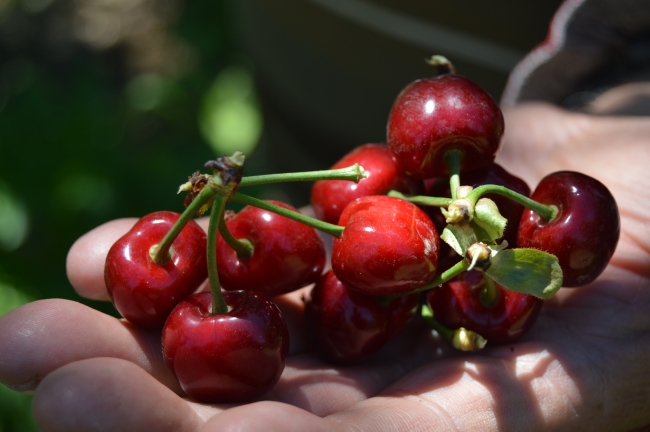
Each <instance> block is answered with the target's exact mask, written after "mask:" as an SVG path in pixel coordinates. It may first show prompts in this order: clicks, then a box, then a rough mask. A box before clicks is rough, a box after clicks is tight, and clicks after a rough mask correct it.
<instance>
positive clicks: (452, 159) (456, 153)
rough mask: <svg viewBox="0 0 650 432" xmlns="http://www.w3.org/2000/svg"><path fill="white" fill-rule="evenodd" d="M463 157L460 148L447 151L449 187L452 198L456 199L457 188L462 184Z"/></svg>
mask: <svg viewBox="0 0 650 432" xmlns="http://www.w3.org/2000/svg"><path fill="white" fill-rule="evenodd" d="M462 159H463V152H461V151H460V150H458V149H452V150H449V151H448V152H447V153H445V162H446V163H447V170H448V171H449V189H450V190H451V198H452V200H455V199H456V189H458V186H460V161H461V160H462Z"/></svg>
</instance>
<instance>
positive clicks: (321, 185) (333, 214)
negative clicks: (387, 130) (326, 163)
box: [311, 144, 424, 224]
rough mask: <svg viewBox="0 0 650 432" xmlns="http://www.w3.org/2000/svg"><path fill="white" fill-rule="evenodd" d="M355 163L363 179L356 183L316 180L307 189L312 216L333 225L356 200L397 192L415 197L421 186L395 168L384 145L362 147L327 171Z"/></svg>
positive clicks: (420, 183) (395, 162) (393, 160)
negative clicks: (364, 173) (309, 195)
mask: <svg viewBox="0 0 650 432" xmlns="http://www.w3.org/2000/svg"><path fill="white" fill-rule="evenodd" d="M355 163H358V164H359V165H361V166H362V167H363V169H364V171H365V172H366V175H367V177H366V178H364V179H361V180H360V181H359V183H354V182H351V181H346V180H320V181H317V182H315V183H314V186H313V187H312V190H311V203H312V206H313V207H314V212H315V213H316V217H317V218H319V219H321V220H323V221H325V222H329V223H333V224H335V223H337V222H338V221H339V217H340V216H341V212H343V209H344V208H345V206H346V205H348V204H349V203H350V202H352V201H354V200H355V199H356V198H359V197H362V196H368V195H384V194H386V193H387V192H388V191H390V190H393V189H394V190H397V191H399V192H402V193H405V194H408V195H419V194H422V193H423V191H424V184H423V183H422V182H421V181H417V180H415V179H412V178H410V177H407V176H406V175H404V174H403V173H402V172H400V171H399V169H398V168H397V161H396V160H395V156H394V155H393V153H392V152H391V151H390V149H389V148H388V147H387V146H386V145H381V144H364V145H361V146H359V147H357V148H355V149H354V150H352V151H351V152H350V153H348V154H346V155H345V156H343V158H341V159H340V160H339V161H338V162H337V163H335V164H334V165H333V166H332V167H331V169H338V168H345V167H348V166H351V165H354V164H355Z"/></svg>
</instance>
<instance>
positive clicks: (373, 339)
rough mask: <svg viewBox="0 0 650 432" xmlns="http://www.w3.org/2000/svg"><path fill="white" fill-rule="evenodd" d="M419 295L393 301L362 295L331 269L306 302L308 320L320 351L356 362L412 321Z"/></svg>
mask: <svg viewBox="0 0 650 432" xmlns="http://www.w3.org/2000/svg"><path fill="white" fill-rule="evenodd" d="M419 299H420V296H419V295H418V294H411V295H406V296H400V297H395V298H393V299H391V300H388V299H381V298H377V297H372V296H368V295H365V294H361V293H359V292H357V291H355V290H352V289H349V288H348V287H346V286H345V285H344V284H343V283H342V282H341V281H340V280H338V278H337V277H336V275H335V274H334V272H333V271H331V270H330V271H328V272H327V273H325V274H324V275H323V277H322V278H321V279H320V280H319V281H318V282H317V283H316V285H315V286H314V288H313V289H312V291H311V297H310V298H309V300H308V301H307V302H306V304H305V322H306V326H307V334H308V335H309V336H310V340H311V341H312V343H313V345H314V347H315V348H316V350H317V351H318V353H319V354H320V355H321V356H322V357H323V358H325V359H326V360H327V361H330V362H333V363H356V362H360V361H362V360H364V359H366V358H368V357H369V356H370V355H372V354H374V353H376V352H377V351H379V350H380V349H381V348H382V347H383V346H384V345H386V343H388V342H389V341H390V340H391V339H392V338H394V337H395V336H396V335H397V334H399V332H400V331H401V330H402V329H403V328H404V327H405V326H406V325H407V324H408V323H409V322H410V321H411V319H412V318H413V317H414V316H415V313H416V312H417V310H418V306H419Z"/></svg>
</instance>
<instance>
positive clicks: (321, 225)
mask: <svg viewBox="0 0 650 432" xmlns="http://www.w3.org/2000/svg"><path fill="white" fill-rule="evenodd" d="M230 199H231V201H234V202H238V203H240V204H246V205H252V206H254V207H259V208H261V209H263V210H268V211H270V212H273V213H276V214H279V215H280V216H284V217H287V218H289V219H291V220H295V221H296V222H300V223H302V224H305V225H307V226H310V227H312V228H315V229H317V230H319V231H322V232H324V233H326V234H329V235H331V236H333V237H336V238H339V237H340V236H341V233H342V232H343V229H344V227H342V226H339V225H334V224H331V223H327V222H323V221H321V220H318V219H315V218H313V217H309V216H307V215H304V214H302V213H298V212H295V211H293V210H289V209H286V208H284V207H280V206H277V205H275V204H271V203H269V202H266V201H262V200H261V199H257V198H253V197H252V196H248V195H244V194H242V193H240V192H237V193H235V194H234V195H233V196H232V197H231V198H230Z"/></svg>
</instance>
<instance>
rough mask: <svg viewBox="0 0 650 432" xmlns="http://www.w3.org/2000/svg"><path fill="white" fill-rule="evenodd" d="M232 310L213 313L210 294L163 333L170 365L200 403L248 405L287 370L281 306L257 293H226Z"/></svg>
mask: <svg viewBox="0 0 650 432" xmlns="http://www.w3.org/2000/svg"><path fill="white" fill-rule="evenodd" d="M223 297H224V300H225V302H226V304H227V305H228V307H229V312H227V313H225V314H221V315H212V314H211V313H210V310H211V305H212V297H211V294H210V293H207V292H206V293H199V294H194V295H192V296H190V297H188V298H187V299H186V300H185V301H183V302H181V303H179V305H178V306H177V307H176V308H175V309H174V310H173V311H172V313H171V315H170V316H169V319H168V320H167V323H166V324H165V327H164V328H163V333H162V349H163V355H164V359H165V363H166V364H167V367H168V368H169V369H170V370H171V371H172V372H173V373H174V375H175V376H176V378H177V379H178V381H179V383H180V385H181V388H182V389H183V391H185V393H187V394H188V395H189V396H190V397H192V398H194V399H197V400H199V401H201V402H210V403H223V402H241V401H249V400H251V399H254V398H257V397H260V396H262V395H263V394H265V393H266V392H268V391H269V390H270V389H271V388H272V387H273V386H274V385H275V383H276V382H277V381H278V379H279V378H280V375H281V374H282V371H283V370H284V365H285V360H286V357H287V352H288V349H289V333H288V330H287V326H286V323H285V321H284V318H283V316H282V314H281V312H280V310H279V309H278V307H277V306H276V305H275V304H274V303H273V302H272V301H270V300H269V299H268V298H267V297H266V296H265V295H263V294H261V293H258V292H254V291H228V292H224V293H223Z"/></svg>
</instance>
